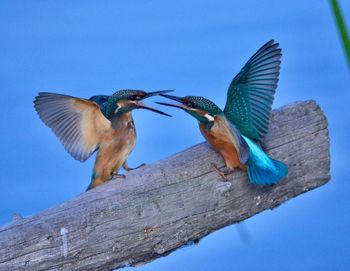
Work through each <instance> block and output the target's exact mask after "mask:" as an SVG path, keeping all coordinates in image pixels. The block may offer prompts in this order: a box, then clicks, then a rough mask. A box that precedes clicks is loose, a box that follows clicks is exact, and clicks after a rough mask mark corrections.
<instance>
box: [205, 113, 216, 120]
mask: <svg viewBox="0 0 350 271" xmlns="http://www.w3.org/2000/svg"><path fill="white" fill-rule="evenodd" d="M204 117H205V118H206V119H207V120H208V121H210V122H213V121H215V119H214V117H213V116H211V115H209V114H205V115H204Z"/></svg>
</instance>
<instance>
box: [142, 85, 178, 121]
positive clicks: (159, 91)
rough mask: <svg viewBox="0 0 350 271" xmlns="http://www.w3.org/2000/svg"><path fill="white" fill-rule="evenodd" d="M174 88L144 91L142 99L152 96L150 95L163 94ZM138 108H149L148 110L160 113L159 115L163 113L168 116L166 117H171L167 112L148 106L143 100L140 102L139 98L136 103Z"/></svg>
mask: <svg viewBox="0 0 350 271" xmlns="http://www.w3.org/2000/svg"><path fill="white" fill-rule="evenodd" d="M172 91H174V90H172V89H169V90H158V91H153V92H148V93H146V95H145V96H143V98H142V100H143V99H146V98H149V97H152V96H156V95H164V94H163V93H168V92H172ZM136 104H137V106H138V108H143V109H147V110H150V111H153V112H156V113H158V114H161V115H164V116H168V117H172V116H171V115H169V114H167V113H164V112H163V111H160V110H158V109H155V108H153V107H150V106H147V105H145V104H144V103H143V102H141V101H140V100H139V101H138V102H137V103H136Z"/></svg>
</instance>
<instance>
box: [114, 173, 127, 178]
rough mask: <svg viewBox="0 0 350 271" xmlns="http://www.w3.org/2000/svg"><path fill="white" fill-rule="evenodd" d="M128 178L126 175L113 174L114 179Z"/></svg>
mask: <svg viewBox="0 0 350 271" xmlns="http://www.w3.org/2000/svg"><path fill="white" fill-rule="evenodd" d="M125 178H126V176H125V175H124V174H118V173H116V172H113V173H112V179H125Z"/></svg>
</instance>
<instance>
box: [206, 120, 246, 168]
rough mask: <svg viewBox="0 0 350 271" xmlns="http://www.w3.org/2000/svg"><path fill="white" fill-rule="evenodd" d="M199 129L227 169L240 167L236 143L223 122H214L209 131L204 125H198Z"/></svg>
mask: <svg viewBox="0 0 350 271" xmlns="http://www.w3.org/2000/svg"><path fill="white" fill-rule="evenodd" d="M199 127H200V130H201V133H202V134H203V136H204V137H205V139H206V140H207V141H208V142H209V144H210V145H212V146H213V148H214V149H215V150H216V151H217V152H219V153H220V154H221V155H222V156H223V158H224V160H225V162H226V165H227V166H228V167H229V168H235V167H237V166H239V165H240V162H239V158H238V150H237V147H236V146H237V143H236V142H235V139H234V137H233V135H232V132H231V131H230V128H229V127H227V125H225V122H223V121H220V120H215V121H214V124H213V125H212V127H211V129H210V130H208V129H206V126H205V125H204V124H199Z"/></svg>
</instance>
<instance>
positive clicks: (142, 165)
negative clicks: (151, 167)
mask: <svg viewBox="0 0 350 271" xmlns="http://www.w3.org/2000/svg"><path fill="white" fill-rule="evenodd" d="M145 165H146V164H145V163H142V164H141V165H139V166H137V167H128V166H126V165H124V169H125V170H126V171H131V170H135V169H138V168H140V167H144V166H145Z"/></svg>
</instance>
